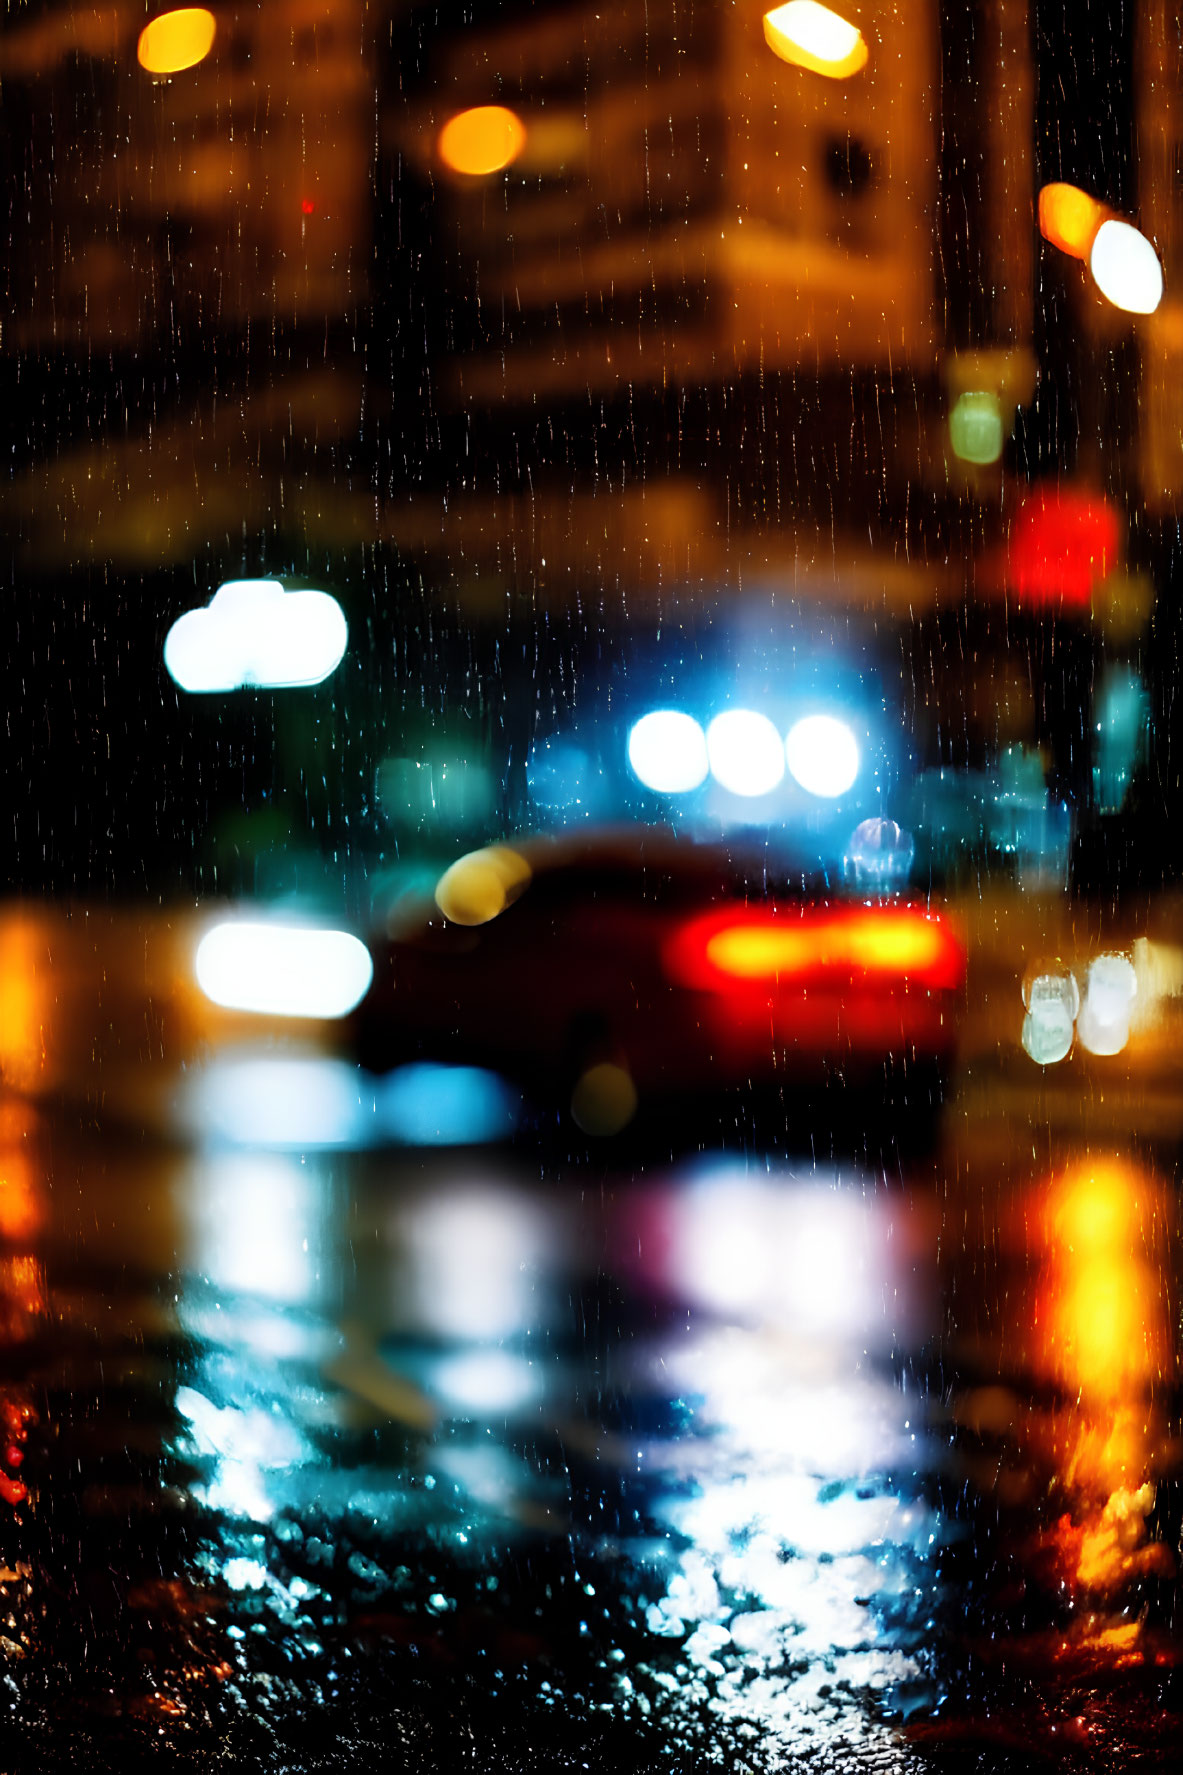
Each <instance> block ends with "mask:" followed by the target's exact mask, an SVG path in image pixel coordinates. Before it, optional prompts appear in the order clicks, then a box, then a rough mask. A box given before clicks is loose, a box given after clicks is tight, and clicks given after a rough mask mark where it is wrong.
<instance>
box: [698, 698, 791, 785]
mask: <svg viewBox="0 0 1183 1775" xmlns="http://www.w3.org/2000/svg"><path fill="white" fill-rule="evenodd" d="M707 756H708V758H709V759H710V765H711V775H712V776H713V777H714V779H715V781H716V782H717V783H721V784H722V786H723V788H724V789H730V791H731V793H732V794H733V795H745V796H752V795H767V794H768V793H769V792H770V791H771V790H772V789H775V788H776V786H777V784H778V783H779V782H780V781H781V779H782V778H783V776H784V774H785V750H784V746H783V745H782V744H781V737H780V735H779V733H777V731H776V728H775V727H774V726H773V724H772V722H771V721H770V720H769V719H768V717H767V715H759V714H757V713H756V711H755V710H754V709H728V710H727V711H726V713H725V714H722V715H716V716H715V719H714V720H713V721H712V722H711V725H710V726H709V727H708V728H707Z"/></svg>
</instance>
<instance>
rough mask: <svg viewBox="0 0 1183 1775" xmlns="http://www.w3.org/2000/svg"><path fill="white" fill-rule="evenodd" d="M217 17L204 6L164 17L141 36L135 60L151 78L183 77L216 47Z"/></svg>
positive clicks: (191, 7) (145, 27)
mask: <svg viewBox="0 0 1183 1775" xmlns="http://www.w3.org/2000/svg"><path fill="white" fill-rule="evenodd" d="M216 29H217V27H216V26H215V24H214V15H213V13H212V12H207V10H206V8H205V7H204V6H180V7H178V8H177V9H176V10H175V11H174V12H164V13H161V15H160V17H159V18H154V19H152V20H151V22H150V23H149V24H146V25H145V26H144V28H143V30H142V31H141V32H140V41H139V43H138V44H137V45H136V56H137V59H138V60H139V64H140V66H141V68H146V69H147V71H148V73H149V74H180V73H181V72H182V71H183V70H184V69H185V68H195V67H196V66H197V64H198V62H203V61H204V60H205V58H206V56H207V55H208V54H209V52H210V50H211V49H212V48H213V46H214V33H215V31H216Z"/></svg>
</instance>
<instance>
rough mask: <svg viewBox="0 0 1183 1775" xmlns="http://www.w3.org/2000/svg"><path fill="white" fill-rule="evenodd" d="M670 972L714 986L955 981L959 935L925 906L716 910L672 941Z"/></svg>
mask: <svg viewBox="0 0 1183 1775" xmlns="http://www.w3.org/2000/svg"><path fill="white" fill-rule="evenodd" d="M663 959H664V963H665V971H666V973H667V974H668V976H669V977H670V979H672V980H675V981H677V982H678V984H679V985H682V986H697V987H700V988H703V989H705V990H706V991H709V992H735V991H737V990H742V989H743V988H745V987H748V988H761V989H764V990H767V989H769V988H772V987H775V986H777V985H780V986H813V985H822V984H826V985H831V986H833V985H836V984H838V983H840V982H842V981H844V980H845V981H851V982H855V983H860V982H861V983H865V984H866V985H868V986H872V987H873V986H876V985H878V986H885V987H892V986H903V985H905V984H907V985H911V986H917V987H922V988H923V987H929V988H948V987H957V986H960V985H961V984H962V982H963V981H964V979H965V950H964V947H963V946H962V943H961V940H960V938H959V937H957V936H956V935H955V933H954V932H953V931H952V930H951V929H950V927H949V925H948V924H947V923H946V922H945V921H944V919H942V918H941V917H940V916H939V914H937V913H934V912H928V911H925V910H924V909H923V908H921V907H919V906H850V907H841V908H837V907H825V906H784V907H775V906H774V907H767V908H761V909H760V910H759V911H749V910H748V909H747V908H746V907H745V908H737V907H732V908H730V909H727V910H724V911H719V912H710V913H706V914H704V915H703V916H702V917H699V918H695V919H691V920H690V922H689V923H687V924H685V925H683V926H682V928H681V930H680V931H678V933H677V934H676V935H675V936H674V937H673V938H672V939H671V940H670V941H669V942H668V943H667V945H666V948H665V954H664V958H663Z"/></svg>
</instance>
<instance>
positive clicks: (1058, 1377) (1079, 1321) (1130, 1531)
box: [1036, 1161, 1172, 1590]
mask: <svg viewBox="0 0 1183 1775" xmlns="http://www.w3.org/2000/svg"><path fill="white" fill-rule="evenodd" d="M1165 1232H1166V1224H1165V1203H1164V1201H1163V1199H1162V1196H1161V1192H1158V1191H1156V1190H1155V1188H1154V1186H1153V1184H1152V1183H1151V1182H1150V1180H1149V1179H1148V1178H1146V1177H1145V1176H1143V1175H1142V1174H1141V1173H1140V1172H1138V1171H1137V1170H1135V1169H1134V1168H1133V1167H1129V1166H1125V1165H1122V1164H1120V1163H1117V1162H1114V1161H1108V1162H1107V1161H1100V1162H1096V1163H1093V1164H1088V1165H1082V1166H1080V1167H1078V1168H1076V1169H1074V1170H1073V1171H1072V1172H1070V1173H1069V1174H1068V1175H1067V1176H1066V1177H1065V1178H1064V1179H1062V1180H1061V1181H1060V1183H1059V1184H1058V1185H1056V1186H1055V1188H1054V1189H1053V1190H1052V1192H1051V1194H1050V1196H1049V1198H1048V1200H1047V1202H1046V1204H1045V1208H1044V1213H1043V1234H1044V1238H1045V1239H1046V1241H1047V1245H1046V1250H1047V1255H1046V1259H1045V1262H1044V1267H1043V1283H1042V1287H1041V1290H1040V1296H1039V1303H1038V1319H1037V1323H1038V1328H1039V1343H1038V1348H1037V1352H1036V1361H1037V1366H1038V1367H1039V1369H1040V1370H1041V1371H1042V1372H1043V1374H1044V1375H1045V1376H1046V1377H1047V1378H1048V1379H1049V1380H1051V1381H1053V1382H1054V1383H1055V1385H1056V1386H1057V1387H1058V1389H1060V1391H1061V1393H1062V1395H1063V1396H1064V1397H1065V1399H1066V1400H1067V1401H1069V1402H1070V1403H1068V1404H1066V1405H1065V1406H1064V1408H1063V1409H1062V1410H1061V1411H1060V1412H1057V1414H1056V1416H1055V1420H1054V1422H1055V1424H1056V1431H1055V1437H1054V1443H1055V1458H1056V1466H1057V1468H1058V1470H1059V1473H1060V1477H1061V1480H1062V1482H1063V1484H1064V1485H1065V1486H1066V1487H1067V1488H1068V1490H1069V1492H1070V1494H1071V1495H1072V1497H1073V1499H1074V1509H1073V1512H1072V1514H1071V1515H1066V1516H1064V1517H1063V1518H1062V1519H1061V1520H1060V1522H1059V1524H1058V1525H1057V1527H1056V1530H1055V1531H1054V1535H1053V1537H1052V1539H1053V1543H1054V1545H1055V1546H1056V1548H1057V1549H1058V1555H1059V1557H1061V1558H1062V1560H1063V1562H1064V1566H1065V1568H1066V1570H1067V1572H1068V1573H1069V1574H1070V1575H1071V1578H1072V1581H1073V1582H1075V1583H1078V1584H1080V1585H1083V1586H1084V1587H1085V1588H1086V1589H1090V1590H1098V1589H1108V1588H1111V1587H1113V1586H1114V1585H1117V1584H1119V1583H1121V1582H1123V1581H1124V1580H1125V1579H1126V1578H1127V1577H1129V1576H1131V1575H1134V1574H1136V1573H1145V1572H1150V1571H1169V1570H1170V1569H1171V1564H1172V1562H1171V1558H1170V1554H1169V1551H1168V1549H1166V1548H1165V1547H1162V1546H1159V1545H1157V1544H1156V1543H1153V1542H1152V1543H1150V1544H1147V1542H1146V1525H1147V1519H1148V1517H1149V1515H1150V1512H1151V1510H1152V1508H1153V1505H1154V1493H1155V1487H1154V1482H1153V1470H1154V1466H1155V1461H1156V1457H1157V1443H1158V1439H1159V1436H1160V1433H1161V1432H1160V1428H1159V1426H1158V1424H1157V1422H1156V1413H1155V1409H1154V1403H1153V1400H1154V1391H1155V1387H1156V1385H1157V1384H1158V1383H1159V1382H1160V1380H1161V1378H1162V1377H1163V1375H1164V1374H1165V1373H1166V1372H1167V1370H1168V1368H1169V1366H1170V1345H1171V1337H1170V1324H1169V1315H1168V1311H1167V1305H1166V1300H1165V1295H1164V1285H1163V1281H1162V1276H1161V1272H1160V1261H1161V1259H1162V1257H1163V1250H1162V1249H1161V1248H1162V1247H1163V1246H1164V1244H1165Z"/></svg>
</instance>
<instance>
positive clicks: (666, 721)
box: [628, 709, 709, 795]
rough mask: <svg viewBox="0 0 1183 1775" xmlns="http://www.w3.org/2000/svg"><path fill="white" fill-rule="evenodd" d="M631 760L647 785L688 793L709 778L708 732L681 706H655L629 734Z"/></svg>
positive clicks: (666, 791)
mask: <svg viewBox="0 0 1183 1775" xmlns="http://www.w3.org/2000/svg"><path fill="white" fill-rule="evenodd" d="M628 761H629V764H630V765H631V766H632V770H633V775H634V776H636V777H637V778H638V779H639V780H640V781H641V782H642V783H644V785H645V787H646V788H647V789H656V790H657V791H658V793H659V794H661V795H685V794H686V793H687V792H688V791H689V790H691V789H697V788H698V786H699V784H700V783H703V782H705V781H706V774H707V770H708V768H709V765H708V759H707V742H706V735H705V734H704V733H703V731H702V728H701V727H700V726H699V724H698V722H697V721H696V720H695V719H694V717H693V715H684V714H683V713H682V711H681V710H680V709H654V710H653V711H652V712H651V713H650V714H648V715H642V717H641V719H640V720H639V721H638V722H637V723H636V725H635V727H634V728H633V730H632V732H631V733H630V734H629V736H628Z"/></svg>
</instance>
